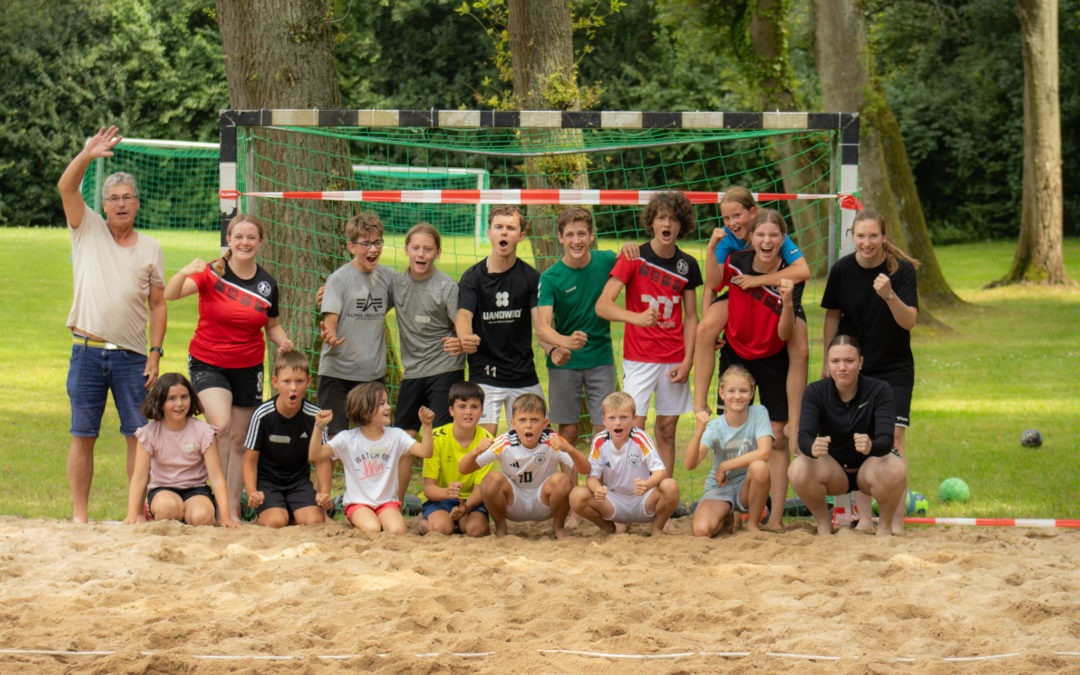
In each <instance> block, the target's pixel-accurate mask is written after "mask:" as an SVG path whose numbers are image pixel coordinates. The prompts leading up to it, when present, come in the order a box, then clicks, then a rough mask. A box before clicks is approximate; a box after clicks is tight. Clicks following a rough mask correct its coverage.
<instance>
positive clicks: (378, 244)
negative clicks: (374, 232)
mask: <svg viewBox="0 0 1080 675" xmlns="http://www.w3.org/2000/svg"><path fill="white" fill-rule="evenodd" d="M349 243H350V244H355V245H357V246H359V247H360V248H361V249H362V250H364V251H367V250H369V249H372V248H382V247H383V240H382V239H373V240H371V241H350V242H349Z"/></svg>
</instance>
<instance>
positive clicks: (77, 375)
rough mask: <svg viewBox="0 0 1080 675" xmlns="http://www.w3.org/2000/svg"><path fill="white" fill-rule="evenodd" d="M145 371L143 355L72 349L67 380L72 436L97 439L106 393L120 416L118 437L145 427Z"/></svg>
mask: <svg viewBox="0 0 1080 675" xmlns="http://www.w3.org/2000/svg"><path fill="white" fill-rule="evenodd" d="M145 370H146V357H145V356H143V355H142V354H137V353H135V352H129V351H126V350H122V349H115V350H108V349H101V348H99V347H88V346H86V345H81V344H74V345H72V346H71V364H70V366H69V367H68V377H67V393H68V400H69V401H71V435H72V436H81V437H84V438H97V436H98V435H99V434H100V432H101V416H102V415H103V414H104V413H105V402H106V401H107V400H108V396H109V390H112V394H113V401H114V402H115V403H116V411H117V412H118V413H119V415H120V433H121V434H123V435H124V436H131V435H133V434H134V433H135V430H136V429H138V428H139V427H141V426H143V425H144V424H146V418H145V417H143V416H142V412H141V411H140V408H141V407H142V402H143V399H145V398H146V378H145V377H144V376H143V372H144V371H145Z"/></svg>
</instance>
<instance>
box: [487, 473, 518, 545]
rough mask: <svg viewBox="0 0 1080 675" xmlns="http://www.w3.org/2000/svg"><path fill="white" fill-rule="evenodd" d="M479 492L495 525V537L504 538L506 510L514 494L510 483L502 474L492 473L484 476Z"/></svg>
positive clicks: (512, 500)
mask: <svg viewBox="0 0 1080 675" xmlns="http://www.w3.org/2000/svg"><path fill="white" fill-rule="evenodd" d="M480 491H481V492H482V493H483V495H484V507H485V508H487V512H488V515H490V516H491V520H492V522H494V523H495V536H496V537H502V536H505V535H506V508H507V507H508V506H509V505H510V504H512V503H513V502H514V492H513V490H512V489H511V487H510V482H509V481H508V480H507V479H506V476H504V475H502V473H498V472H495V471H492V472H491V473H489V474H488V475H486V476H484V482H483V483H481V484H480Z"/></svg>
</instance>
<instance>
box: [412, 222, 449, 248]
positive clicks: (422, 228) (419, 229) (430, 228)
mask: <svg viewBox="0 0 1080 675" xmlns="http://www.w3.org/2000/svg"><path fill="white" fill-rule="evenodd" d="M417 234H426V235H427V236H429V237H431V240H432V241H434V242H435V250H436V251H442V237H440V236H439V231H438V230H436V229H435V226H434V225H432V224H431V223H422V222H421V223H417V224H415V225H413V226H412V227H410V228H409V231H408V232H406V233H405V245H406V246H408V245H409V242H411V241H412V238H413V235H417Z"/></svg>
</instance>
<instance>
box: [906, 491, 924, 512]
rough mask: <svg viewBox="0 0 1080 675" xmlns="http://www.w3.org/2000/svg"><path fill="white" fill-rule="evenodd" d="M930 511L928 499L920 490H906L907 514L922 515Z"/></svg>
mask: <svg viewBox="0 0 1080 675" xmlns="http://www.w3.org/2000/svg"><path fill="white" fill-rule="evenodd" d="M929 512H930V500H929V499H927V498H926V495H924V494H923V493H921V492H912V491H911V490H908V493H907V514H908V515H909V516H918V517H919V518H922V517H924V516H925V515H926V514H927V513H929Z"/></svg>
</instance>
